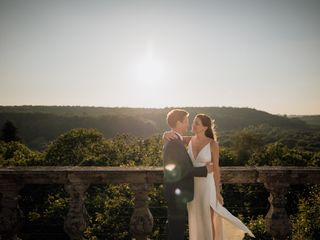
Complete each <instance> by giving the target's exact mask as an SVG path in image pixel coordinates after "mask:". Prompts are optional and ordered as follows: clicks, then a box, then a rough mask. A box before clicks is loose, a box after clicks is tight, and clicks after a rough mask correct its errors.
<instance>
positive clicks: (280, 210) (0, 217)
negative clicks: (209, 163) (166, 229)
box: [0, 166, 320, 240]
mask: <svg viewBox="0 0 320 240" xmlns="http://www.w3.org/2000/svg"><path fill="white" fill-rule="evenodd" d="M162 180H163V171H162V168H159V167H134V168H133V167H130V168H127V167H74V166H68V167H5V168H0V240H13V239H17V234H18V233H19V230H20V229H21V226H22V222H23V221H22V219H23V213H22V211H21V210H20V209H19V204H18V199H19V191H20V189H21V188H22V187H23V186H24V185H26V184H62V185H64V187H65V190H66V192H67V193H68V194H69V196H70V199H71V200H70V206H69V211H68V214H67V216H66V217H65V220H64V229H65V232H66V233H67V234H68V236H69V237H70V239H72V240H80V239H84V237H83V231H84V230H85V228H86V227H87V226H88V213H87V211H86V208H85V205H84V200H85V193H86V191H87V189H88V187H89V186H90V184H109V183H113V184H120V183H129V184H130V186H131V189H132V190H133V192H134V195H135V208H134V211H133V214H132V216H131V221H130V223H128V224H130V231H131V233H132V236H133V237H134V239H137V240H140V239H148V235H150V234H151V232H152V229H153V217H152V214H151V212H150V210H149V208H148V192H149V191H150V190H151V188H152V187H153V185H154V184H161V183H162ZM221 181H222V183H223V184H238V183H244V184H245V183H247V184H250V183H261V184H263V185H264V186H265V188H266V189H267V190H268V191H269V193H270V196H269V198H268V200H269V202H270V208H269V212H268V213H267V215H266V216H265V219H266V229H267V231H268V232H269V233H270V234H271V235H272V237H273V239H274V240H284V239H286V238H287V236H288V235H290V233H291V226H290V222H289V219H288V215H287V213H286V210H285V205H286V197H285V195H286V193H287V189H288V187H289V186H290V184H319V183H320V168H316V167H267V166H266V167H221Z"/></svg>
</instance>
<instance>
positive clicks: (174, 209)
mask: <svg viewBox="0 0 320 240" xmlns="http://www.w3.org/2000/svg"><path fill="white" fill-rule="evenodd" d="M167 123H168V125H169V127H170V128H171V129H172V130H173V131H175V133H176V135H177V136H178V138H176V139H174V140H171V141H167V142H166V143H165V144H164V147H163V165H164V197H165V199H166V201H167V203H168V223H167V224H168V225H167V230H168V240H183V239H184V233H185V227H186V219H187V202H190V201H192V200H193V191H194V186H193V184H194V179H193V178H194V177H206V176H207V174H208V173H210V172H212V171H213V165H211V164H210V163H209V164H208V165H207V166H204V167H193V164H192V161H191V159H190V157H189V154H188V152H187V151H186V148H185V146H184V143H183V138H182V135H183V134H184V133H186V132H187V130H188V127H189V113H188V112H186V111H184V110H181V109H174V110H172V111H170V112H169V113H168V114H167Z"/></svg>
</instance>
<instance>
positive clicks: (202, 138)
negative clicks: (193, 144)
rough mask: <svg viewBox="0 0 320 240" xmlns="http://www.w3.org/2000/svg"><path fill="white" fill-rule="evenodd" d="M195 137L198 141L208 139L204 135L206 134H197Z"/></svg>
mask: <svg viewBox="0 0 320 240" xmlns="http://www.w3.org/2000/svg"><path fill="white" fill-rule="evenodd" d="M195 137H196V138H197V139H199V140H204V139H206V138H207V137H206V135H205V134H204V132H201V133H197V134H196V135H195Z"/></svg>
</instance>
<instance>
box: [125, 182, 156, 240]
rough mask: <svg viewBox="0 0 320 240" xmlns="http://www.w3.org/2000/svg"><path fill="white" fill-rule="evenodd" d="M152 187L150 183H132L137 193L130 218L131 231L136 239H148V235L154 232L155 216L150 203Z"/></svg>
mask: <svg viewBox="0 0 320 240" xmlns="http://www.w3.org/2000/svg"><path fill="white" fill-rule="evenodd" d="M151 187H152V185H149V184H132V185H131V189H132V190H133V192H134V194H135V206H134V211H133V214H132V216H131V219H130V232H131V233H132V235H133V239H136V240H147V239H148V235H150V234H151V233H152V228H153V216H152V214H151V212H150V210H149V204H148V192H149V191H150V190H151Z"/></svg>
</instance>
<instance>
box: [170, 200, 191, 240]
mask: <svg viewBox="0 0 320 240" xmlns="http://www.w3.org/2000/svg"><path fill="white" fill-rule="evenodd" d="M187 218H188V212H187V204H186V203H185V202H182V201H181V202H180V201H179V202H171V203H168V223H167V233H168V238H167V239H168V240H184V239H185V238H184V236H185V230H186V222H187Z"/></svg>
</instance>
